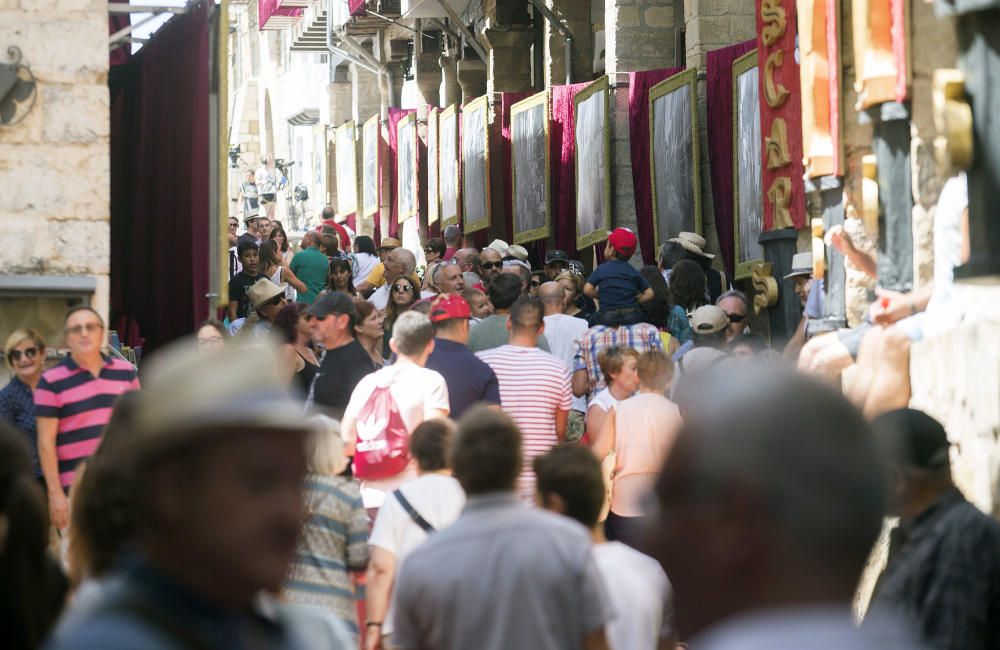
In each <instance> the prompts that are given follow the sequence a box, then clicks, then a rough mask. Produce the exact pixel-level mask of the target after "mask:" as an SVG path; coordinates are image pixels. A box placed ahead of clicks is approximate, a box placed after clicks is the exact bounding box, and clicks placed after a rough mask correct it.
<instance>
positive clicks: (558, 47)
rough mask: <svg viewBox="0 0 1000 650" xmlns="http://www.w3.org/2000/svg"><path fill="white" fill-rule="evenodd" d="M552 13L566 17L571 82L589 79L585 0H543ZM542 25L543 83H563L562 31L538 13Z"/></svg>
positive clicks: (590, 31)
mask: <svg viewBox="0 0 1000 650" xmlns="http://www.w3.org/2000/svg"><path fill="white" fill-rule="evenodd" d="M545 4H546V5H548V7H549V8H550V9H552V10H553V11H554V12H555V14H556V16H557V17H559V18H562V19H564V20H565V21H566V26H567V27H568V28H569V30H570V32H571V33H572V34H573V54H572V56H573V60H572V62H571V66H572V72H573V83H578V82H581V81H590V79H591V78H592V77H593V76H594V26H593V23H592V22H591V16H590V2H589V0H545ZM539 20H541V21H542V22H543V23H544V24H543V27H542V43H543V48H542V53H543V57H544V61H545V64H544V75H543V76H544V80H545V86H546V87H548V86H558V85H561V84H564V83H566V45H565V40H564V39H563V37H562V34H560V33H559V31H558V30H557V29H555V28H554V27H553V26H552V25H550V24H549V22H548V21H547V20H545V19H544V18H542V17H541V16H540V15H539Z"/></svg>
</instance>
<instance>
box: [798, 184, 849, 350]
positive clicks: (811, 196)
mask: <svg viewBox="0 0 1000 650" xmlns="http://www.w3.org/2000/svg"><path fill="white" fill-rule="evenodd" d="M806 197H807V198H806V202H807V205H808V215H809V218H810V219H812V218H814V217H817V218H822V219H823V232H824V233H826V232H829V231H830V229H831V228H833V227H834V226H843V225H844V202H843V186H842V183H841V181H840V178H838V177H836V176H823V177H820V178H815V179H812V180H809V179H807V180H806ZM846 282H847V280H846V275H845V271H844V256H843V255H842V254H841V253H839V252H837V250H836V249H835V248H834V247H833V246H827V247H826V276H825V277H824V279H823V287H824V289H825V291H826V298H825V300H824V301H823V319H822V321H820V322H818V323H816V324H813V323H812V322H810V331H811V332H813V333H819V332H827V331H832V330H835V329H839V328H841V327H847V303H846V294H845V291H846Z"/></svg>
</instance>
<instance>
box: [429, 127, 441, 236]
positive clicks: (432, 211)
mask: <svg viewBox="0 0 1000 650" xmlns="http://www.w3.org/2000/svg"><path fill="white" fill-rule="evenodd" d="M439 110H440V109H438V108H437V107H433V108H431V110H429V111H428V112H427V225H428V226H430V225H433V224H435V223H437V221H438V219H439V218H440V214H441V195H440V192H439V190H440V187H441V185H440V182H439V181H438V112H439Z"/></svg>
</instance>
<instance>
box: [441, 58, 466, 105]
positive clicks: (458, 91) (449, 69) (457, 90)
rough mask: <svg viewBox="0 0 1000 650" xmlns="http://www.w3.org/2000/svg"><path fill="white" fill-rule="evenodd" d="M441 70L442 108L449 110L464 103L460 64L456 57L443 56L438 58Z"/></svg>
mask: <svg viewBox="0 0 1000 650" xmlns="http://www.w3.org/2000/svg"><path fill="white" fill-rule="evenodd" d="M438 67H440V68H441V89H440V96H441V106H442V108H447V107H449V106H451V105H452V104H455V103H457V102H460V101H462V86H461V85H460V84H459V83H458V62H457V61H456V60H455V57H453V56H449V55H447V54H442V55H441V56H440V57H438Z"/></svg>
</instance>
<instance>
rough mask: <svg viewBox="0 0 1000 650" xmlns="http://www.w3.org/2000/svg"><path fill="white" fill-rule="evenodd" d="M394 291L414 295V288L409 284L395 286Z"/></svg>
mask: <svg viewBox="0 0 1000 650" xmlns="http://www.w3.org/2000/svg"><path fill="white" fill-rule="evenodd" d="M392 290H393V291H395V292H396V293H413V287H411V286H410V285H408V284H395V285H393V287H392Z"/></svg>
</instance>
